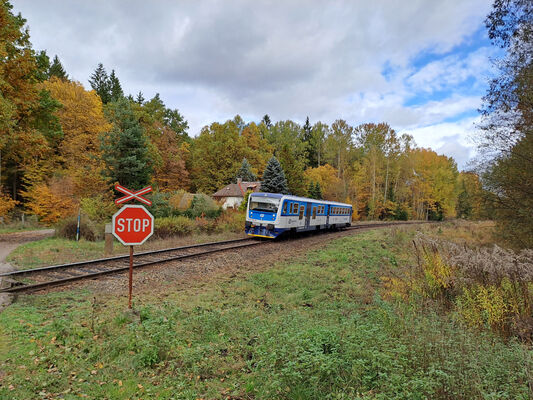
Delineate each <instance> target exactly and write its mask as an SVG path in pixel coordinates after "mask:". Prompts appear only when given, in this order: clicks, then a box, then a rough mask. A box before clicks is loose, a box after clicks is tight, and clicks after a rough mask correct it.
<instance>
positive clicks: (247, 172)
mask: <svg viewBox="0 0 533 400" xmlns="http://www.w3.org/2000/svg"><path fill="white" fill-rule="evenodd" d="M237 178H241V179H242V180H243V181H245V182H255V181H256V180H257V176H255V175H254V173H253V172H252V166H251V165H250V163H249V162H248V160H247V159H246V158H243V159H242V164H241V167H240V168H239V170H238V171H237V174H236V175H235V181H237Z"/></svg>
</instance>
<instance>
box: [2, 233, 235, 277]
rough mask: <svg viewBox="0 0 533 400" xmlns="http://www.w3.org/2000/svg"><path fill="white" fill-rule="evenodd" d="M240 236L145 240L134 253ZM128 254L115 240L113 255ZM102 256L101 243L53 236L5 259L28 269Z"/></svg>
mask: <svg viewBox="0 0 533 400" xmlns="http://www.w3.org/2000/svg"><path fill="white" fill-rule="evenodd" d="M241 237H242V235H237V234H233V233H228V232H226V233H221V234H212V235H208V234H196V235H190V236H188V237H181V238H171V239H149V240H148V241H147V242H146V243H145V244H143V245H141V246H135V251H136V252H140V251H146V250H156V249H163V248H168V247H178V246H182V245H187V244H196V243H205V242H210V241H218V240H226V239H228V240H229V239H236V238H241ZM128 251H129V250H128V247H127V246H123V245H122V244H120V243H118V242H117V241H116V240H115V241H114V251H113V255H118V254H127V253H128ZM102 257H105V255H104V241H96V242H90V241H87V240H84V239H81V240H80V241H79V242H76V241H74V240H69V239H64V238H58V237H53V238H46V239H42V240H38V241H35V242H29V243H25V244H23V245H21V246H19V247H17V248H16V249H15V250H14V251H13V252H12V253H11V254H10V255H9V256H8V257H7V261H8V262H9V263H11V264H12V265H14V266H16V267H17V268H19V269H28V268H36V267H41V266H45V265H55V264H63V263H69V262H75V261H83V260H90V259H95V258H102Z"/></svg>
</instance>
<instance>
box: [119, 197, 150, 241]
mask: <svg viewBox="0 0 533 400" xmlns="http://www.w3.org/2000/svg"><path fill="white" fill-rule="evenodd" d="M153 233H154V216H153V215H152V214H150V212H149V211H148V210H147V209H146V208H144V207H143V206H138V205H127V206H124V207H122V208H121V209H120V210H118V211H117V212H116V213H115V215H113V235H114V236H115V237H116V238H117V239H118V240H120V242H121V243H122V244H123V245H126V246H131V245H137V244H143V243H144V242H145V241H146V239H148V238H149V237H150V236H152V234H153Z"/></svg>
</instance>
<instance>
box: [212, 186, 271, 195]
mask: <svg viewBox="0 0 533 400" xmlns="http://www.w3.org/2000/svg"><path fill="white" fill-rule="evenodd" d="M260 189H261V182H238V183H230V184H229V185H227V186H226V187H224V188H222V189H220V190H219V191H218V192H216V193H214V194H213V197H244V194H245V193H246V192H247V191H248V190H251V191H252V192H258V191H259V190H260Z"/></svg>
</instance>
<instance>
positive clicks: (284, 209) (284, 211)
mask: <svg viewBox="0 0 533 400" xmlns="http://www.w3.org/2000/svg"><path fill="white" fill-rule="evenodd" d="M287 204H288V202H284V203H283V214H287Z"/></svg>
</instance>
